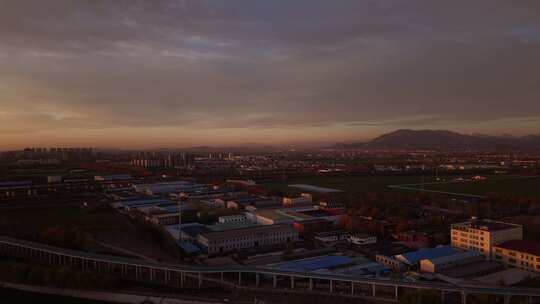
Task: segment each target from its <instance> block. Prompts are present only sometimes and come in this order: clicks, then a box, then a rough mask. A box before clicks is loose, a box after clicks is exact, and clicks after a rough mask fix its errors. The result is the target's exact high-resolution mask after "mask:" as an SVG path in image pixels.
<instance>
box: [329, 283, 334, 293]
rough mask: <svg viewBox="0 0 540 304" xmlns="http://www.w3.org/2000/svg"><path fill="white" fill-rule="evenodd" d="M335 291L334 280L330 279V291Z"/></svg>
mask: <svg viewBox="0 0 540 304" xmlns="http://www.w3.org/2000/svg"><path fill="white" fill-rule="evenodd" d="M332 292H334V281H332V280H330V293H332Z"/></svg>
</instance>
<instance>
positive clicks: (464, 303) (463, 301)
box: [461, 291, 467, 304]
mask: <svg viewBox="0 0 540 304" xmlns="http://www.w3.org/2000/svg"><path fill="white" fill-rule="evenodd" d="M461 304H467V293H466V292H465V291H463V292H461Z"/></svg>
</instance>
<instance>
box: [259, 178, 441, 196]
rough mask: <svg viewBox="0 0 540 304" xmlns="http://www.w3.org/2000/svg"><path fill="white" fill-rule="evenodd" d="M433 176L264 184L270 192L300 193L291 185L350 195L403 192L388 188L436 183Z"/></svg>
mask: <svg viewBox="0 0 540 304" xmlns="http://www.w3.org/2000/svg"><path fill="white" fill-rule="evenodd" d="M435 181H436V180H435V178H434V177H433V176H314V177H303V178H295V179H290V180H287V181H282V182H272V183H266V184H263V185H264V186H265V187H268V189H270V190H274V191H284V192H299V191H300V190H298V189H294V188H291V187H289V185H291V184H306V185H313V186H317V187H325V188H331V189H336V190H341V191H345V192H349V193H358V194H361V193H367V192H388V191H401V190H397V189H391V188H388V186H390V185H400V184H416V183H430V182H435Z"/></svg>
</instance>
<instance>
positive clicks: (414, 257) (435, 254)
mask: <svg viewBox="0 0 540 304" xmlns="http://www.w3.org/2000/svg"><path fill="white" fill-rule="evenodd" d="M456 252H458V251H457V250H456V249H454V248H452V247H450V246H439V247H435V248H424V249H420V250H417V251H413V252H408V253H403V254H400V255H398V256H397V258H398V259H399V260H401V261H402V262H404V263H407V264H409V265H414V264H416V263H418V262H420V260H425V259H435V258H440V257H444V256H448V255H453V254H455V253H456Z"/></svg>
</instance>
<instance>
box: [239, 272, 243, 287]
mask: <svg viewBox="0 0 540 304" xmlns="http://www.w3.org/2000/svg"><path fill="white" fill-rule="evenodd" d="M238 286H242V273H241V272H239V273H238Z"/></svg>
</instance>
